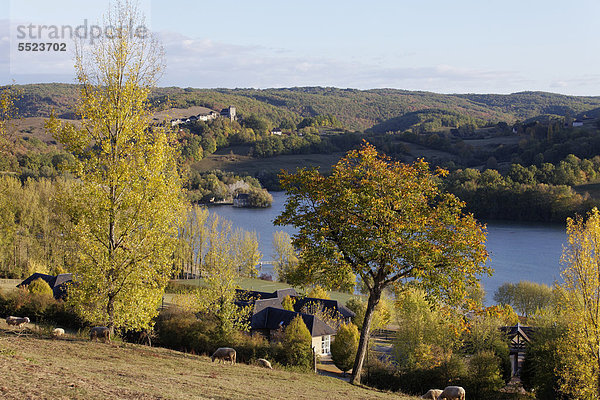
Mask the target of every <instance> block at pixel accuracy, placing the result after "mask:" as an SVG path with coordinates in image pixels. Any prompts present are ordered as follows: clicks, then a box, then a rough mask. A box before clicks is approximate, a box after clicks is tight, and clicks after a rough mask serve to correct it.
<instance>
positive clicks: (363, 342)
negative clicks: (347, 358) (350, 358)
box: [350, 284, 383, 385]
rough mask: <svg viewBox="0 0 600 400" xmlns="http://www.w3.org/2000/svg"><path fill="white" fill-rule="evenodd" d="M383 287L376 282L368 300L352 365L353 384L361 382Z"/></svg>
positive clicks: (351, 380)
mask: <svg viewBox="0 0 600 400" xmlns="http://www.w3.org/2000/svg"><path fill="white" fill-rule="evenodd" d="M382 291H383V288H382V287H380V286H379V284H375V286H374V287H373V289H371V291H370V293H369V301H368V302H367V309H366V311H365V319H364V321H363V328H362V331H361V333H360V340H359V342H358V350H357V352H356V359H355V360H354V367H352V378H351V379H350V382H351V383H352V384H353V385H359V384H360V375H361V372H362V367H363V362H364V359H365V354H366V352H367V347H368V345H369V336H370V330H371V321H372V320H373V313H374V312H375V307H376V306H377V304H378V303H379V300H380V299H381V292H382Z"/></svg>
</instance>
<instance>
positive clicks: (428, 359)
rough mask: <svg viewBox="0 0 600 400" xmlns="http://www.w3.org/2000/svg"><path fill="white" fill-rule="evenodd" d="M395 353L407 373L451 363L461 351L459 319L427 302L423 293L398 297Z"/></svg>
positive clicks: (414, 292) (416, 292) (436, 305)
mask: <svg viewBox="0 0 600 400" xmlns="http://www.w3.org/2000/svg"><path fill="white" fill-rule="evenodd" d="M395 310H396V313H395V314H396V315H395V316H396V324H397V325H398V330H397V334H396V338H395V339H394V353H395V354H396V359H397V360H398V362H399V364H400V366H401V367H403V368H404V369H406V370H410V369H415V368H421V369H429V368H433V367H436V366H439V365H441V364H443V363H444V362H448V361H449V360H450V357H451V356H452V354H453V350H454V349H455V348H456V347H458V344H459V340H458V329H457V325H458V323H457V319H456V316H455V315H454V314H453V313H452V312H451V310H448V309H441V308H440V307H439V304H435V303H434V304H432V303H431V302H430V301H428V300H427V298H426V296H425V293H424V292H423V291H422V290H417V289H412V290H405V291H402V292H401V293H398V296H397V300H396V307H395Z"/></svg>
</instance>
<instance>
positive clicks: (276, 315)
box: [250, 307, 335, 337]
mask: <svg viewBox="0 0 600 400" xmlns="http://www.w3.org/2000/svg"><path fill="white" fill-rule="evenodd" d="M297 315H300V316H301V317H302V320H303V321H304V324H305V325H306V327H307V328H308V331H309V332H310V335H311V336H312V337H316V336H323V335H335V329H333V328H332V327H330V326H329V325H327V324H326V323H325V322H323V321H321V320H320V319H319V318H316V317H315V316H314V315H309V314H302V313H297V312H294V311H288V310H284V309H281V308H274V307H266V308H264V309H262V310H261V311H259V312H257V313H255V314H254V315H253V316H252V320H251V324H250V327H251V329H268V330H277V329H279V328H280V327H283V328H285V327H286V326H288V324H289V323H290V322H292V320H293V319H294V318H295V317H296V316H297Z"/></svg>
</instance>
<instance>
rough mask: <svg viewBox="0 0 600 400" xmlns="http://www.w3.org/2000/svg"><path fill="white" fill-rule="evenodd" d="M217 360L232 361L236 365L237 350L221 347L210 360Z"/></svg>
mask: <svg viewBox="0 0 600 400" xmlns="http://www.w3.org/2000/svg"><path fill="white" fill-rule="evenodd" d="M215 358H216V359H218V360H221V361H223V362H225V361H231V364H232V365H233V364H235V350H234V349H232V348H231V347H219V348H218V349H217V351H215V352H214V353H213V355H212V357H211V358H210V359H211V360H212V362H215Z"/></svg>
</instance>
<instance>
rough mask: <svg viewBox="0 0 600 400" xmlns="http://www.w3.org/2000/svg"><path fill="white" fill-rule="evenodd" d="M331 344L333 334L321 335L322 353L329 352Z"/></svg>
mask: <svg viewBox="0 0 600 400" xmlns="http://www.w3.org/2000/svg"><path fill="white" fill-rule="evenodd" d="M330 344H331V336H329V335H323V336H321V354H329V353H330V352H331V350H330V347H331V346H330Z"/></svg>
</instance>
